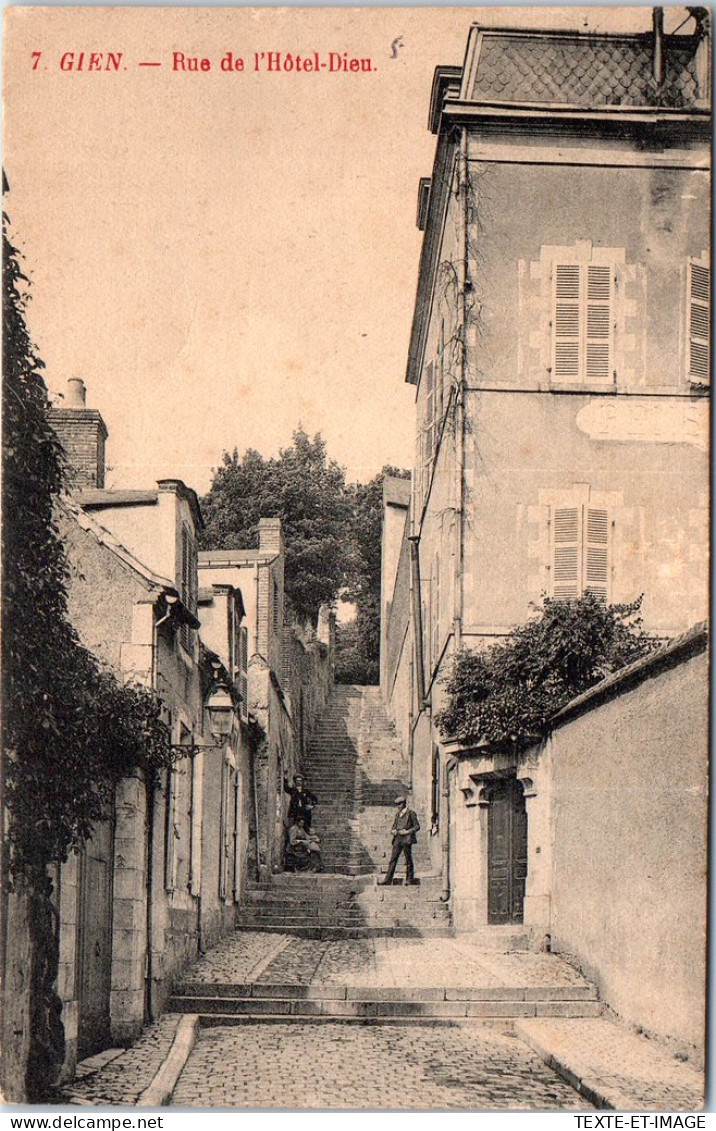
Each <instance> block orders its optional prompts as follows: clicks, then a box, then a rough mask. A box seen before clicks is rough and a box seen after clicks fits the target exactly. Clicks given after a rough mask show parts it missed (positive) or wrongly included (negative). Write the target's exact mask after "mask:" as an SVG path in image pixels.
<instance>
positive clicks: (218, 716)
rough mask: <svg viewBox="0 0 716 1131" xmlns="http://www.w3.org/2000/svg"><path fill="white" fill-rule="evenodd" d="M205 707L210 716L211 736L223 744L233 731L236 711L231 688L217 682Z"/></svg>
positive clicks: (218, 743) (219, 744) (219, 743)
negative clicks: (230, 691) (230, 692)
mask: <svg viewBox="0 0 716 1131" xmlns="http://www.w3.org/2000/svg"><path fill="white" fill-rule="evenodd" d="M205 708H206V712H207V714H208V716H209V725H210V727H211V736H212V738H214V739H216V742H217V745H218V746H221V745H223V743H224V742H225V741H226V739H227V738H228V737H229V735H230V733H231V726H232V723H233V711H234V704H233V700H232V698H231V696H230V694H229V689H228V688H227V687H226V686H225V685H224V684H223V683H218V684H216V686H215V687H214V690H213V691H212V693H211V695H210V696H209V698H208V699H207V701H206V704H205Z"/></svg>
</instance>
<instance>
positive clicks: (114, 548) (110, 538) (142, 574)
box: [58, 496, 176, 593]
mask: <svg viewBox="0 0 716 1131" xmlns="http://www.w3.org/2000/svg"><path fill="white" fill-rule="evenodd" d="M58 505H59V506H60V507H62V509H63V510H64V511H65V512H66V513H67V514H68V515H70V517H71V518H72V519H74V521H75V522H76V523H77V525H78V526H79V527H80V528H81V529H82V530H84V531H86V533H88V534H91V535H92V536H93V537H94V538H95V540H96V541H97V542H98V543H99V544H100V545H102V546H104V547H105V548H106V549H107V550H109V551H110V552H111V553H112V554H114V555H115V557H116V558H118V559H119V560H120V561H121V562H122V564H123V565H124V566H126V567H127V568H128V569H130V570H131V571H132V573H134V574H135V575H136V576H137V577H138V578H139V580H140V581H141V582H142V583H143V584H144V586H145V588H147V589H149V590H157V591H161V592H166V591H170V592H171V593H175V592H176V590H175V588H174V585H173V583H172V582H171V581H169V580H168V578H166V577H162V576H161V575H160V574H158V573H154V572H153V570H151V569H149V567H148V566H146V565H144V563H143V562H141V561H140V560H139V558H136V557H135V556H134V554H133V553H132V552H131V550H128V549H127V547H126V546H123V545H122V543H121V542H120V541H119V540H118V539H117V538H116V537H115V536H114V534H112V532H111V531H109V530H107V529H106V528H105V527H104V526H102V525H101V523H99V522H97V520H96V519H95V518H92V516H91V515H89V514H87V512H86V511H85V510H84V508H83V507H82V506H81V505H79V504H78V503H77V502H75V500H74V498H73V497H72V496H65V497H63V498H62V499H60V500H58Z"/></svg>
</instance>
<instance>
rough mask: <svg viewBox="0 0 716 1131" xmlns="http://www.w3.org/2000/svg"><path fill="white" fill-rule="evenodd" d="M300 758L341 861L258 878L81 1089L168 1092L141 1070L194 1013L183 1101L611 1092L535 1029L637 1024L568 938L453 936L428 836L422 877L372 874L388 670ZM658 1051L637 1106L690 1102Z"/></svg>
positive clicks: (177, 1084) (388, 743) (493, 1101)
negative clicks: (613, 1013) (543, 945)
mask: <svg viewBox="0 0 716 1131" xmlns="http://www.w3.org/2000/svg"><path fill="white" fill-rule="evenodd" d="M305 773H306V776H307V780H308V783H309V785H310V786H311V788H312V789H314V790H315V792H316V794H317V796H318V797H319V805H318V806H317V808H316V817H315V827H316V829H317V831H318V832H319V833H320V834H321V835H322V837H323V838H324V839H323V845H324V851H325V854H326V855H325V864H326V866H327V867H328V868H329V869H330V870H329V871H327V872H326V873H323V874H298V875H294V874H290V873H279V874H277V875H275V876H273V877H272V879H271V880H270V881H268V882H263V883H261V884H259V883H255V884H254V885H253V886H252V888H251V889H250V891H249V893H248V898H247V900H246V901H245V903H244V905H243V907H242V908H241V909H240V912H239V915H240V919H239V928H238V930H237V931H236V932H235V934H234V935H233V936H231V937H229V938H227V939H224V940H223V941H222V942H220V943H219V944H218V945H217V946H215V947H214V948H213V949H211V950H210V951H209V952H208V953H207V954H206V955H204V956H203V957H201V958H200V959H199V960H198V961H197V962H196V963H195V964H194V965H193V967H191V968H190V969H189V970H188V971H187V973H186V975H185V976H184V977H183V978H182V980H181V981H180V982H179V983H178V984H177V985H176V987H175V992H174V995H173V997H172V998H171V1000H170V1003H169V1008H170V1012H169V1013H168V1014H166V1015H165V1016H164V1018H163V1019H162V1020H161V1021H160V1022H159V1023H158V1025H156V1026H154V1027H153V1029H150V1030H149V1031H148V1032H147V1033H146V1034H145V1035H144V1036H143V1037H142V1038H141V1040H140V1042H139V1045H138V1046H136V1047H135V1049H133V1050H129V1051H128V1052H126V1053H120V1054H117V1055H115V1056H114V1057H112V1056H111V1054H100V1056H99V1057H97V1058H93V1059H91V1060H90V1061H88V1062H85V1064H84V1065H81V1066H80V1071H79V1072H78V1077H77V1080H76V1081H75V1083H74V1084H73V1085H72V1088H71V1092H70V1093H69V1095H68V1098H69V1100H70V1102H74V1103H78V1102H79V1103H99V1102H109V1103H141V1102H143V1101H142V1096H143V1095H144V1096H145V1101H144V1102H148V1100H147V1098H146V1097H150V1098H151V1097H152V1096H154V1097H155V1102H156V1093H155V1092H152V1091H151V1090H150V1091H149V1092H147V1091H146V1089H148V1088H149V1087H150V1085H151V1082H152V1079H153V1078H154V1077H155V1076H156V1075H157V1073H158V1072H160V1071H161V1067H162V1064H163V1063H164V1062H165V1061H166V1058H167V1054H168V1049H169V1048H171V1047H173V1044H172V1042H173V1043H174V1045H177V1044H181V1041H179V1039H178V1037H177V1036H176V1035H174V1034H175V1033H176V1025H177V1023H178V1022H179V1019H180V1018H182V1017H183V1018H185V1019H187V1018H189V1019H190V1022H189V1031H190V1032H191V1034H192V1036H191V1039H190V1041H189V1043H188V1044H186V1043H185V1048H184V1053H183V1056H182V1057H181V1058H180V1059H181V1063H182V1065H183V1067H182V1069H181V1071H180V1072H179V1073H178V1075H176V1077H175V1078H174V1079H172V1080H171V1094H170V1096H166V1101H168V1102H170V1103H171V1104H173V1105H179V1106H189V1107H192V1106H201V1107H214V1108H216V1107H278V1108H282V1107H285V1108H294V1107H296V1108H304V1107H309V1108H310V1107H314V1108H322V1107H330V1108H363V1109H371V1108H409V1109H421V1108H423V1109H425V1108H431V1109H436V1108H437V1109H463V1110H464V1109H470V1108H473V1109H474V1108H478V1109H479V1108H483V1109H495V1110H499V1109H506V1108H515V1109H523V1110H527V1109H528V1110H535V1109H540V1108H546V1109H558V1110H561V1109H569V1110H575V1109H588V1108H590V1107H592V1106H594V1103H595V1102H598V1103H599V1105H600V1106H601V1100H602V1099H603V1096H602V1094H601V1093H600V1092H599V1091H598V1090H597V1092H596V1094H594V1095H591V1098H590V1092H589V1089H588V1088H587V1087H584V1088H582V1089H581V1092H582V1094H580V1091H578V1090H577V1089H576V1088H574V1087H572V1086H571V1083H570V1082H567V1080H565V1079H564V1078H563V1077H564V1075H565V1072H564V1071H563V1072H562V1075H560V1074H559V1073H558V1072H557V1071H555V1070H554V1067H553V1066H550V1064H548V1063H546V1061H547V1060H548V1057H545V1055H544V1049H543V1047H542V1044H541V1042H542V1043H543V1042H544V1041H545V1039H547V1040H548V1039H549V1037H550V1025H551V1024H554V1023H556V1024H557V1025H558V1026H559V1025H560V1024H564V1023H570V1024H571V1026H572V1028H571V1029H570V1033H569V1041H570V1045H571V1046H572V1048H574V1049H579V1047H580V1040H579V1037H580V1033H584V1034H585V1035H586V1037H587V1041H586V1046H585V1047H586V1049H587V1056H588V1055H589V1047H590V1042H591V1045H592V1046H595V1041H596V1044H597V1045H598V1044H599V1043H600V1042H601V1044H602V1045H604V1044H607V1045H608V1044H609V1043H610V1041H611V1042H613V1041H615V1040H618V1039H620V1037H622V1038H623V1039H626V1038H628V1040H629V1041H631V1042H634V1041H635V1040H636V1038H634V1037H633V1036H632V1035H631V1034H621V1031H620V1030H618V1029H616V1028H615V1027H614V1026H613V1025H611V1024H609V1023H608V1022H607V1021H605V1020H602V1019H601V1015H602V1010H603V1006H602V1003H601V1002H600V1001H599V1000H598V995H597V992H596V989H595V987H594V986H593V985H592V984H591V983H590V982H589V981H588V980H587V979H585V978H584V977H583V976H582V975H581V974H580V973H579V972H578V971H577V970H576V969H575V968H574V967H573V966H571V965H570V964H569V963H568V962H566V961H564V960H563V959H562V958H560V957H559V956H557V955H553V954H545V953H534V952H533V951H530V950H528V949H527V940H526V936H525V935H524V933H523V932H522V931H520V930H519V928H503V927H494V928H490V929H486V930H485V931H483V932H479V933H475V934H474V936H458V937H455V936H454V934H453V932H452V929H451V924H450V917H449V912H448V910H447V907H446V906H445V904H444V903H443V902H442V901H441V899H440V894H441V892H440V884H441V878H440V877H439V876H437V875H431V874H430V873H429V872H427V871H425V870H424V869H426V868H427V867H428V860H429V856H428V853H427V852H426V851H425V849H424V847H423V848H422V849H421V850H420V851H419V852H418V854H417V862H418V874H419V876H420V880H421V883H420V884H419V885H417V886H415V887H412V888H407V887H405V885H404V884H403V883H402V882H398V883H396V884H395V885H394V886H392V887H389V888H385V887H380V886H378V884H377V880H378V879H379V877H380V876H381V875H382V874H383V873H384V871H385V867H386V858H387V855H388V846H389V836H388V832H389V829H390V824H391V819H392V813H393V810H394V806H393V804H392V803H393V801H394V797H395V794H396V791H397V790H400V789H404V788H405V785H406V777H407V767H406V765H405V764H404V761H403V760H402V757H401V754H400V747H399V745H398V743H397V740H396V738H395V734H394V732H393V730H392V727H391V726H390V724H389V723H388V721H387V719H386V717H385V715H384V712H383V710H382V708H381V704H380V698H379V694H378V692H377V689H373V688H357V687H352V688H350V687H348V688H346V687H344V688H337V689H336V691H335V694H334V695H333V697H332V699H331V701H330V703H329V705H328V706H327V708H326V710H325V712H324V713H323V715H322V717H321V719H320V721H319V725H318V728H317V731H316V734H315V736H314V739H313V742H312V743H311V746H310V749H309V755H308V759H307V762H306V765H305ZM341 829H345V830H346V836H342V834H341ZM424 842H425V836H424V835H423V834H422V833H421V834H420V836H419V844H421V843H422V844H423V845H424ZM172 1023H173V1024H174V1026H175V1030H174V1033H173V1031H172V1028H171V1027H172ZM580 1026H581V1027H584V1026H586V1028H580ZM595 1026H596V1029H595ZM557 1032H559V1030H557ZM582 1043H584V1042H582ZM142 1047H143V1048H144V1049H145V1055H144V1056H143V1057H137V1055H136V1054H137V1051H138V1049H140V1048H142ZM595 1047H596V1046H595ZM535 1049H537V1051H535ZM630 1057H631V1061H632V1062H633V1063H636V1061H635V1059H634V1048H633V1047H632V1046H631V1045H630V1046H629V1048H628V1049H627V1053H626V1060H625V1062H624V1063H625V1064H626V1065H627V1067H628V1063H629V1058H630ZM637 1060H638V1057H637ZM647 1061H648V1062H647V1070H646V1074H644V1072H643V1071H642V1074H641V1077H639V1079H638V1081H636V1082H635V1080H631V1081H628V1082H627V1083H626V1084H625V1083H624V1082H622V1085H621V1086H622V1087H623V1088H625V1089H626V1092H625V1094H627V1095H630V1094H631V1095H632V1097H633V1096H634V1094H635V1088H636V1090H637V1093H638V1096H639V1100H640V1103H641V1106H646V1105H649V1104H651V1105H652V1106H663V1107H667V1106H669V1104H672V1105H673V1104H674V1103H675V1101H676V1100H677V1099H678V1100H679V1101H680V1102H682V1103H687V1104H688V1103H689V1102H693V1098H694V1095H695V1094H696V1091H697V1088H698V1079H697V1077H696V1074H695V1073H693V1072H692V1070H691V1069H689V1068H688V1067H687V1066H685V1065H683V1064H677V1063H676V1062H673V1061H672V1062H670V1063H668V1064H667V1063H665V1062H658V1060H657V1062H656V1063H654V1062H653V1058H652V1060H648V1058H647ZM231 1065H241V1071H240V1072H236V1071H232V1070H231V1069H230V1067H229V1066H231ZM398 1066H400V1068H403V1067H404V1066H406V1067H409V1073H410V1083H409V1087H408V1088H407V1089H406V1088H404V1087H402V1086H401V1088H400V1090H399V1091H396V1069H397V1067H398ZM625 1080H627V1077H626V1076H625ZM573 1082H574V1081H572V1083H573ZM629 1087H631V1089H632V1091H631V1093H629ZM639 1089H640V1091H639ZM667 1101H668V1103H667Z"/></svg>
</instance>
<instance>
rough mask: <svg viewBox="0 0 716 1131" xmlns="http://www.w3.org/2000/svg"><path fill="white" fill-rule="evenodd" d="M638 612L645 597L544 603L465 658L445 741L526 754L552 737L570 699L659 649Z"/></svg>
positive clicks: (455, 674)
mask: <svg viewBox="0 0 716 1131" xmlns="http://www.w3.org/2000/svg"><path fill="white" fill-rule="evenodd" d="M640 608H641V598H639V600H638V601H634V602H633V603H631V604H625V605H604V604H602V602H601V601H599V600H598V599H597V598H596V597H593V596H590V595H587V596H584V597H579V598H578V599H576V600H573V601H555V600H552V599H550V598H545V599H544V602H543V605H542V607H541V608H539V609H537V610H536V612H537V615H536V616H535V617H533V619H532V620H530V621H528V622H527V623H526V624H524V625H522V626H520V627H519V628H516V629H515V630H514V631H513V632H512V633H511V634H510V636H509V637H508V638H507V640H505V641H504V643H500V644H496V645H494V646H493V647H492V648H490V649H488V650H487V651H485V652H470V651H463V652H461V653H459V654H458V655H457V656H456V657H455V660H454V662H453V666H452V670H451V672H450V675H449V676H448V679H447V681H446V690H447V696H448V699H447V704H446V706H445V708H444V709H443V710H442V711H440V712H439V713H438V714H437V715H436V722H437V724H438V726H439V727H440V730H441V732H442V734H443V736H444V737H450V738H457V739H459V740H460V741H462V742H465V743H470V742H477V741H485V742H487V743H488V744H489V746H490V747H491V748H492V749H493V750H496V751H508V750H509V751H516V750H517V751H519V750H524V749H525V748H526V747H527V746H529V745H531V744H532V743H534V742H535V741H537V740H538V739H540V738H541V737H543V736H544V735H546V734H547V733H548V731H549V729H550V725H551V721H552V719H553V718H554V716H555V714H556V713H557V712H558V711H560V710H561V709H562V708H563V707H565V706H566V705H567V703H569V701H570V700H571V699H573V698H575V696H577V695H579V694H581V693H582V692H583V691H586V690H587V688H589V687H592V686H593V685H594V684H595V683H598V682H599V680H601V679H603V678H604V677H605V676H606V675H608V674H609V673H610V672H613V671H616V670H618V669H619V668H621V667H623V666H624V665H625V664H629V663H631V662H632V661H633V660H636V659H638V658H639V657H640V656H643V655H645V654H646V653H647V652H648V651H650V650H651V649H652V648H653V647H654V643H653V641H652V640H651V639H650V638H649V637H648V636H646V634H645V633H644V631H643V629H642V625H641V618H640V616H639V612H640Z"/></svg>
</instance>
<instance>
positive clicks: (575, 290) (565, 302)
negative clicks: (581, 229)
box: [553, 263, 582, 381]
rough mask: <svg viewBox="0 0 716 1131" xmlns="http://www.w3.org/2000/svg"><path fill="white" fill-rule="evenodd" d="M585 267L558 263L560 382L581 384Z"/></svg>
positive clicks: (556, 356) (556, 365)
mask: <svg viewBox="0 0 716 1131" xmlns="http://www.w3.org/2000/svg"><path fill="white" fill-rule="evenodd" d="M581 292H582V288H581V267H580V265H579V264H578V263H557V264H556V265H555V269H554V323H553V331H554V334H553V337H554V364H553V376H554V378H555V380H558V381H569V380H573V381H578V380H579V376H580V364H579V363H580V354H581V350H580V338H581V327H582V301H581V299H582V293H581Z"/></svg>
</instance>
